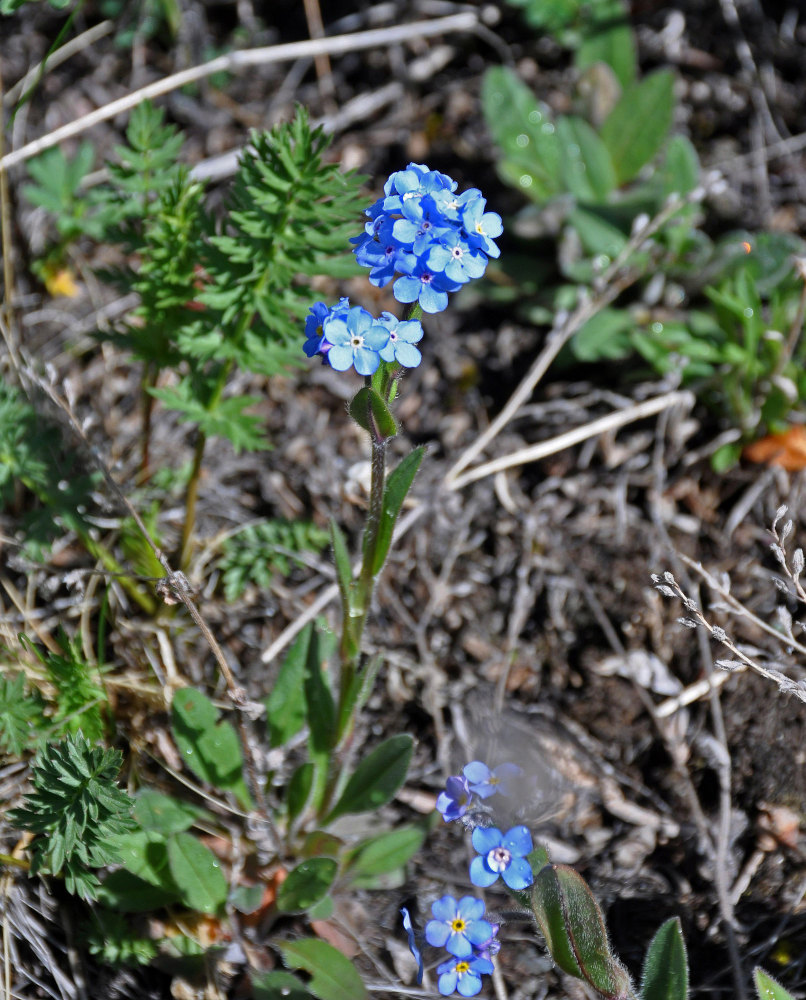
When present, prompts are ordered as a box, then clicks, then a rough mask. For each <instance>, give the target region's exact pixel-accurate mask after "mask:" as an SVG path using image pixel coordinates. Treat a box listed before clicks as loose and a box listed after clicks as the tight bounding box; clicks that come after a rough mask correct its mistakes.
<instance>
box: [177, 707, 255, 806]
mask: <svg viewBox="0 0 806 1000" xmlns="http://www.w3.org/2000/svg"><path fill="white" fill-rule="evenodd" d="M171 713H172V728H173V734H174V740H175V741H176V745H177V747H178V748H179V751H180V753H181V754H182V757H183V758H184V760H185V761H186V763H187V765H188V767H190V769H191V770H192V771H193V772H194V773H195V774H197V775H198V776H199V778H201V779H202V781H206V782H208V783H209V784H211V785H212V786H213V787H214V788H220V789H222V790H224V791H230V792H232V793H233V795H234V796H235V797H236V799H237V800H238V802H240V803H241V805H243V806H245V807H246V808H250V807H251V805H252V801H251V796H250V795H249V791H248V789H247V787H246V784H245V782H244V779H243V758H242V756H241V746H240V742H239V740H238V735H237V733H236V732H235V728H234V726H233V725H232V724H231V723H229V722H226V721H222V722H219V721H218V711H217V710H216V708H215V706H214V705H213V703H212V702H211V701H210V700H209V699H208V698H206V697H205V696H204V695H203V694H202V693H201V691H196V690H195V689H194V688H182V689H181V690H180V691H177V692H176V694H175V695H174V698H173V702H172V705H171Z"/></svg>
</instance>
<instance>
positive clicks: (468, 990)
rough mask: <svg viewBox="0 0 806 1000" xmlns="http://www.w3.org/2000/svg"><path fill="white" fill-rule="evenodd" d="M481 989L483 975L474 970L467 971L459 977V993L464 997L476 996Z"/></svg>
mask: <svg viewBox="0 0 806 1000" xmlns="http://www.w3.org/2000/svg"><path fill="white" fill-rule="evenodd" d="M480 989H481V976H477V975H476V974H475V973H474V972H466V973H465V974H464V975H463V976H460V977H459V995H460V996H463V997H474V996H475V995H476V994H477V993H478V992H479V990H480Z"/></svg>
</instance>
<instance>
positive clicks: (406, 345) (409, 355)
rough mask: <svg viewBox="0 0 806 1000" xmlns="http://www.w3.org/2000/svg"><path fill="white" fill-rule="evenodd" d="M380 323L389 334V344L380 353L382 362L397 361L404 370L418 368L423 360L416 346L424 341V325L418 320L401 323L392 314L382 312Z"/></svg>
mask: <svg viewBox="0 0 806 1000" xmlns="http://www.w3.org/2000/svg"><path fill="white" fill-rule="evenodd" d="M379 322H382V323H383V326H385V327H386V329H387V330H388V332H389V343H388V344H387V345H386V347H384V348H383V350H382V351H380V355H381V360H382V361H396V362H397V363H398V364H399V365H403V367H404V368H416V367H417V365H419V363H420V362H421V361H422V360H423V356H422V354H420V352H419V350H418V349H417V348H416V347H415V346H414V345H415V344H418V343H419V342H420V341H421V340H422V339H423V325H422V323H421V322H420V321H419V320H418V319H409V320H404V321H403V322H401V321H400V320H399V319H398V318H397V317H396V316H393V315H392V313H390V312H382V313H381V319H380V320H379Z"/></svg>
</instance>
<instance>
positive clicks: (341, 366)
mask: <svg viewBox="0 0 806 1000" xmlns="http://www.w3.org/2000/svg"><path fill="white" fill-rule="evenodd" d="M327 361H328V364H329V365H330V367H331V368H334V369H335V370H336V371H337V372H346V371H347V369H348V368H350V367H351V366H352V363H353V349H352V347H346V346H344V345H339V346H337V347H331V348H330V350H329V351H328V352H327Z"/></svg>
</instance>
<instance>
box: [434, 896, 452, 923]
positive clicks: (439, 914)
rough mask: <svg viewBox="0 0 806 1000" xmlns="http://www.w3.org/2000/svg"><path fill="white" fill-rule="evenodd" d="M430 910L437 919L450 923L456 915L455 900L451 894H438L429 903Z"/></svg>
mask: <svg viewBox="0 0 806 1000" xmlns="http://www.w3.org/2000/svg"><path fill="white" fill-rule="evenodd" d="M431 912H432V913H433V914H434V916H435V917H436V919H437V920H442V921H444V922H445V923H450V922H451V920H453V919H454V917H455V916H456V900H455V899H454V898H453V896H440V898H439V899H435V900H434V902H433V903H432V904H431Z"/></svg>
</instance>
